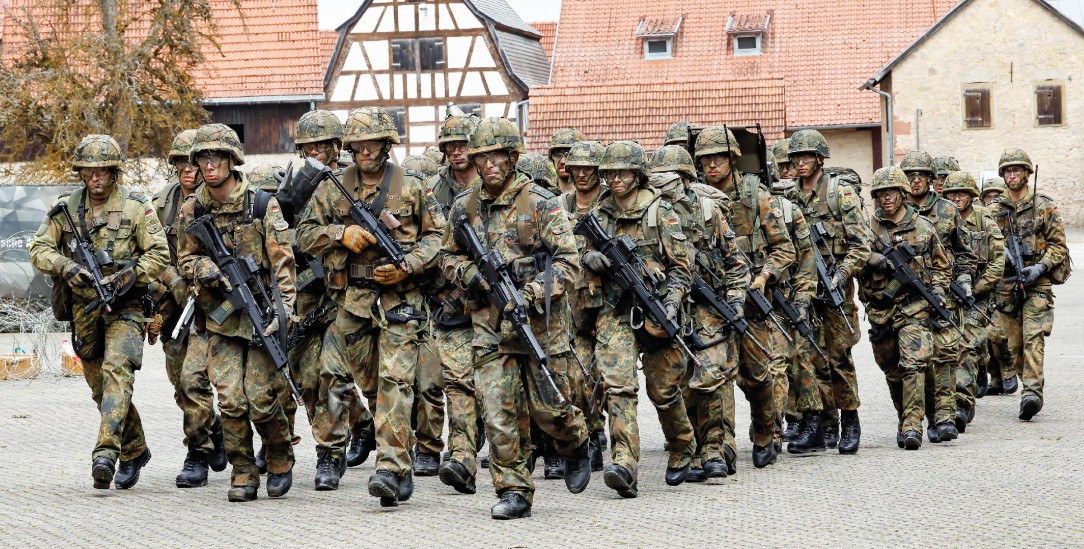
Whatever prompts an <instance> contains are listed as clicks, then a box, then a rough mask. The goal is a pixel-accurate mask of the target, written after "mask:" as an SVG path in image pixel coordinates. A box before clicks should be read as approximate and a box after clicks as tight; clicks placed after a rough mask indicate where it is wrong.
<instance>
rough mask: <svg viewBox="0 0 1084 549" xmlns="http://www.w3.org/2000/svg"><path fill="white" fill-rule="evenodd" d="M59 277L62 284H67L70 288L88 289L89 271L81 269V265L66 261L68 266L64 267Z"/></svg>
mask: <svg viewBox="0 0 1084 549" xmlns="http://www.w3.org/2000/svg"><path fill="white" fill-rule="evenodd" d="M61 277H62V278H63V279H64V282H67V283H68V285H69V286H71V287H72V288H89V287H90V281H91V276H90V271H88V270H86V269H84V268H83V266H82V265H80V264H78V263H76V262H74V261H70V260H69V261H68V266H67V267H64V271H63V274H61Z"/></svg>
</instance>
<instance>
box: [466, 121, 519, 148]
mask: <svg viewBox="0 0 1084 549" xmlns="http://www.w3.org/2000/svg"><path fill="white" fill-rule="evenodd" d="M490 151H508V152H517V153H519V154H524V153H526V152H527V149H526V148H524V146H523V138H522V137H520V135H519V130H518V129H516V125H515V124H513V123H512V122H511V121H510V120H508V119H507V118H499V117H492V118H486V119H485V120H482V121H481V122H479V123H478V127H477V128H475V130H474V133H473V134H471V136H470V141H469V142H468V144H467V157H469V158H473V157H474V155H476V154H482V153H487V152H490Z"/></svg>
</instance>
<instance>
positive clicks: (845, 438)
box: [839, 410, 862, 455]
mask: <svg viewBox="0 0 1084 549" xmlns="http://www.w3.org/2000/svg"><path fill="white" fill-rule="evenodd" d="M839 423H840V430H841V431H842V433H841V434H840V437H839V453H841V454H847V455H852V454H857V453H858V443H859V441H860V440H861V439H862V424H861V423H859V422H858V410H841V411H840V412H839Z"/></svg>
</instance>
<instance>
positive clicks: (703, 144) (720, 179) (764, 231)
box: [694, 126, 796, 469]
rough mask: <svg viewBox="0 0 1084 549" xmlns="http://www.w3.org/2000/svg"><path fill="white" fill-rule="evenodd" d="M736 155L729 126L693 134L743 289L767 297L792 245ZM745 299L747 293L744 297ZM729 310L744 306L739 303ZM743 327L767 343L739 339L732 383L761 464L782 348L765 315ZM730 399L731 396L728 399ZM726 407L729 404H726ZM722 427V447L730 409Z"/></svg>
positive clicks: (769, 455) (785, 269) (782, 365)
mask: <svg viewBox="0 0 1084 549" xmlns="http://www.w3.org/2000/svg"><path fill="white" fill-rule="evenodd" d="M740 156H741V150H740V149H739V148H738V142H737V140H736V139H735V138H734V134H733V133H731V132H730V130H728V129H726V128H723V127H719V126H715V127H711V128H706V129H704V130H703V131H701V132H700V135H698V136H697V138H696V154H695V155H694V157H695V159H696V162H697V163H698V164H699V166H700V168H701V171H703V172H704V179H705V181H706V182H707V184H708V185H710V186H712V187H714V188H715V189H718V190H720V191H722V192H723V193H725V194H726V195H727V196H728V197H730V199H731V200H730V216H729V218H728V221H729V222H730V227H731V228H732V229H733V230H734V232H735V233H736V235H737V236H736V238H735V239H734V244H735V248H736V250H737V252H738V255H740V256H742V257H744V258H745V261H746V263H748V264H749V269H750V275H751V276H752V282H751V283H750V285H749V291H748V292H747V294H749V295H750V296H751V294H752V293H753V292H760V293H761V294H763V295H764V296H765V297H767V299H769V300H770V299H771V298H770V297H768V296H771V292H772V289H773V288H774V287H775V286H776V285H779V284H781V283H783V282H785V281H787V280H788V277H789V272H790V267H791V265H792V264H793V263H794V262H795V258H796V254H795V249H794V244H793V243H792V242H791V240H790V236H789V235H788V233H787V227H786V224H785V223H784V221H783V211H782V210H781V209H780V208H779V206H778V204H777V203H775V202H773V201H772V197H771V195H770V194H769V193H768V191H767V190H764V189H762V188H761V187H760V181H759V180H758V179H757V178H756V176H753V175H749V176H743V175H742V174H741V172H739V171H738V169H737V165H736V164H737V161H738V158H739V157H740ZM747 299H748V300H751V299H752V297H748V298H747ZM734 305H735V309H737V310H739V311H743V312H744V310H745V308H744V307H743V305H744V304H743V303H740V302H738V303H734ZM749 321H750V322H749V327H750V328H749V332H750V333H751V334H752V335H753V336H754V337H755V338H756V339H757V340H758V341H760V342H762V343H763V344H765V345H768V351H770V354H765V352H764V350H762V349H761V348H760V347H758V346H756V345H755V344H754V343H753V342H752V339H751V338H743V339H742V340H741V341H740V342H739V351H738V387H739V388H741V389H742V391H743V392H744V393H745V398H746V400H748V401H749V406H750V410H751V414H752V438H753V465H754V466H755V467H757V468H758V469H759V468H763V467H767V466H768V465H770V464H772V463H775V460H776V458H777V457H778V452H777V450H776V447H775V440H774V439H775V430H776V429H775V423H776V415H777V413H778V410H776V407H775V399H774V396H773V395H774V375H775V373H776V372H786V368H787V366H786V360H787V359H786V357H785V356H784V353H781V352H778V350H777V349H774V348H773V347H774V344H773V343H771V342H772V341H774V340H775V338H776V334H774V333H773V330H776V328H775V327H774V326H773V325H772V324H771V323H770V321H769V319H768V318H767V317H762V318H761V317H759V316H758V317H750V318H749ZM731 402H733V401H731ZM728 406H730V403H728ZM726 413H727V414H728V415H727V419H728V421H727V427H728V430H730V431H731V434H730V435H729V440H728V441H727V443H728V446H731V448H732V449H734V446H733V434H732V432H733V428H734V410H733V407H731V408H730V409H729V410H726Z"/></svg>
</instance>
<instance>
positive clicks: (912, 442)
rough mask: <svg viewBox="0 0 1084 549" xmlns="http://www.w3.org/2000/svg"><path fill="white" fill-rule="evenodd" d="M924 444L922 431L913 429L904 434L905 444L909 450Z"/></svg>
mask: <svg viewBox="0 0 1084 549" xmlns="http://www.w3.org/2000/svg"><path fill="white" fill-rule="evenodd" d="M920 446H922V433H920V432H918V431H915V430H911V431H907V432H906V433H904V434H903V446H901V448H906V449H908V450H918V449H919V447H920Z"/></svg>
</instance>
